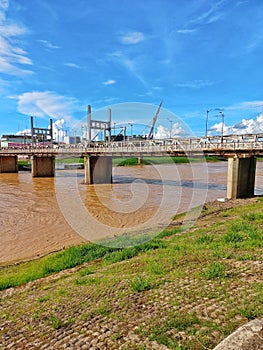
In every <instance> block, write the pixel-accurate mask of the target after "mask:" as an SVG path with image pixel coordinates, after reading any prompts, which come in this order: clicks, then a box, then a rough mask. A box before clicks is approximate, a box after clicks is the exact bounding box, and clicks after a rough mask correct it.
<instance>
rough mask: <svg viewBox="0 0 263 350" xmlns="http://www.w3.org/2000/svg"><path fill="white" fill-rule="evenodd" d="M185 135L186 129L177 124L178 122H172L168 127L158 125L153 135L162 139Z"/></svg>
mask: <svg viewBox="0 0 263 350" xmlns="http://www.w3.org/2000/svg"><path fill="white" fill-rule="evenodd" d="M185 135H186V131H185V130H184V129H183V128H182V127H181V126H180V125H179V123H174V124H173V125H172V127H171V128H170V129H169V128H166V127H165V126H163V125H159V126H158V127H157V132H156V133H155V135H154V137H155V138H156V139H164V138H170V137H180V136H181V137H182V136H185Z"/></svg>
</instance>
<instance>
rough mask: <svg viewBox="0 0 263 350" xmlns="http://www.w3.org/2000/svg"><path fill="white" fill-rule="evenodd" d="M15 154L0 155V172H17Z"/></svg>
mask: <svg viewBox="0 0 263 350" xmlns="http://www.w3.org/2000/svg"><path fill="white" fill-rule="evenodd" d="M17 172H18V163H17V156H16V155H14V156H0V173H17Z"/></svg>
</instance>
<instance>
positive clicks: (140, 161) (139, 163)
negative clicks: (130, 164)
mask: <svg viewBox="0 0 263 350" xmlns="http://www.w3.org/2000/svg"><path fill="white" fill-rule="evenodd" d="M138 165H143V156H142V155H139V157H138Z"/></svg>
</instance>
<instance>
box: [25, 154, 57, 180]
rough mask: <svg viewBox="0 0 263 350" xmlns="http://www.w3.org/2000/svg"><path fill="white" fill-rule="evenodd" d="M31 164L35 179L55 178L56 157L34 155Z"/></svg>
mask: <svg viewBox="0 0 263 350" xmlns="http://www.w3.org/2000/svg"><path fill="white" fill-rule="evenodd" d="M31 163H32V176H33V177H53V176H54V175H55V156H43V155H33V156H32V157H31Z"/></svg>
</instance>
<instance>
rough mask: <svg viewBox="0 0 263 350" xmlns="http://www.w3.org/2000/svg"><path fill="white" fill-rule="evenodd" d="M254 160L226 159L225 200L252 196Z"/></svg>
mask: <svg viewBox="0 0 263 350" xmlns="http://www.w3.org/2000/svg"><path fill="white" fill-rule="evenodd" d="M255 175H256V158H255V157H247V158H237V157H236V158H228V175H227V198H228V199H236V198H250V197H253V196H254V187H255Z"/></svg>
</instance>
